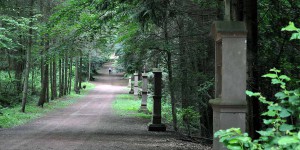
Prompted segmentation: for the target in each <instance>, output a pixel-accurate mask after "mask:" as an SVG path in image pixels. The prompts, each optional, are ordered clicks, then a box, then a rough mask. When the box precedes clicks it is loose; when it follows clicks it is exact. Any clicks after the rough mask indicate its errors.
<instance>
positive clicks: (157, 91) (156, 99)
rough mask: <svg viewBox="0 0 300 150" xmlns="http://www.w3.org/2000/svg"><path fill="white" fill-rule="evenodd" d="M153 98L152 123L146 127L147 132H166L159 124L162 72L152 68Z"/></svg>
mask: <svg viewBox="0 0 300 150" xmlns="http://www.w3.org/2000/svg"><path fill="white" fill-rule="evenodd" d="M153 73H154V96H153V113H152V123H151V124H150V125H149V126H148V131H166V125H164V124H162V123H161V91H162V87H161V83H162V80H161V78H162V72H161V70H160V69H157V68H154V69H153Z"/></svg>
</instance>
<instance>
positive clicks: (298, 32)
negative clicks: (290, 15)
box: [281, 22, 300, 40]
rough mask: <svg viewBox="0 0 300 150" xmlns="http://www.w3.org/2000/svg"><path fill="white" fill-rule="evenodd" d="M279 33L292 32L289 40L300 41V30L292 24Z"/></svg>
mask: <svg viewBox="0 0 300 150" xmlns="http://www.w3.org/2000/svg"><path fill="white" fill-rule="evenodd" d="M281 31H289V32H294V33H293V34H292V36H291V39H290V40H297V39H300V29H299V28H297V27H296V26H295V24H294V23H293V22H290V23H289V25H288V26H286V27H285V28H282V29H281Z"/></svg>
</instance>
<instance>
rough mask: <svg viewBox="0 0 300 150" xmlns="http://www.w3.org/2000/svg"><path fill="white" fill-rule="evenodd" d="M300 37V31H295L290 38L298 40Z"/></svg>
mask: <svg viewBox="0 0 300 150" xmlns="http://www.w3.org/2000/svg"><path fill="white" fill-rule="evenodd" d="M297 39H300V33H293V34H292V36H291V38H290V40H297Z"/></svg>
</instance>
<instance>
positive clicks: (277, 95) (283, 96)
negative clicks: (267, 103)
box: [275, 92, 287, 99]
mask: <svg viewBox="0 0 300 150" xmlns="http://www.w3.org/2000/svg"><path fill="white" fill-rule="evenodd" d="M275 97H277V98H278V99H285V98H286V97H287V95H286V94H284V93H283V92H278V93H276V94H275Z"/></svg>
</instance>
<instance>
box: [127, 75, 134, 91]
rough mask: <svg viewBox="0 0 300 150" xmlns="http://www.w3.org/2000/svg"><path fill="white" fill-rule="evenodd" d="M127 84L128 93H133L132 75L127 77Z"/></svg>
mask: <svg viewBox="0 0 300 150" xmlns="http://www.w3.org/2000/svg"><path fill="white" fill-rule="evenodd" d="M128 80H129V81H128V82H129V83H128V86H129V88H130V91H129V94H133V86H132V76H130V77H129V78H128Z"/></svg>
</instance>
